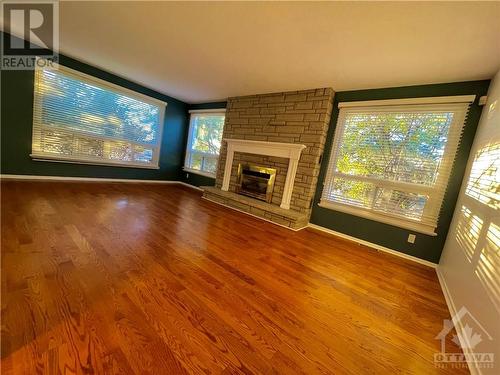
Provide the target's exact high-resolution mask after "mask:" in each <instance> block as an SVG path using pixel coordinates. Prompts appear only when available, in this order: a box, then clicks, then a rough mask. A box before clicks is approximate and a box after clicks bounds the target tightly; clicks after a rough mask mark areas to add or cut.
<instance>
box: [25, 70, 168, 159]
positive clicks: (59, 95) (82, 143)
mask: <svg viewBox="0 0 500 375" xmlns="http://www.w3.org/2000/svg"><path fill="white" fill-rule="evenodd" d="M34 92H35V105H34V117H33V145H32V146H33V150H32V156H33V157H36V158H43V159H55V160H65V161H77V162H88V163H96V164H121V165H128V166H142V167H157V166H158V159H159V146H160V138H161V127H162V121H163V113H164V110H165V104H164V103H162V102H160V101H157V100H156V99H153V98H149V97H145V96H142V95H141V94H136V93H133V92H129V91H128V90H126V89H122V88H120V87H117V86H114V85H112V84H109V83H107V82H105V81H101V80H98V79H96V78H93V77H90V76H87V75H85V74H82V73H77V72H74V71H71V70H69V69H67V68H64V67H60V68H59V70H45V69H37V70H36V73H35V87H34Z"/></svg>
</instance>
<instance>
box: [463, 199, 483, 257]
mask: <svg viewBox="0 0 500 375" xmlns="http://www.w3.org/2000/svg"><path fill="white" fill-rule="evenodd" d="M482 227H483V220H482V219H481V218H480V217H479V216H477V215H474V214H473V213H472V211H471V210H470V209H469V208H467V207H465V206H462V209H461V210H460V217H459V220H458V222H457V241H458V243H459V244H460V247H461V248H462V250H463V251H464V253H465V256H466V257H467V260H468V261H469V262H472V258H473V256H474V252H475V250H476V247H477V242H478V240H479V234H480V233H481V228H482Z"/></svg>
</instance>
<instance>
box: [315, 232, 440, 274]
mask: <svg viewBox="0 0 500 375" xmlns="http://www.w3.org/2000/svg"><path fill="white" fill-rule="evenodd" d="M308 227H309V228H312V229H315V230H319V231H321V232H325V233H328V234H331V235H334V236H337V237H341V238H344V239H346V240H350V241H354V242H357V243H359V244H361V245H365V246H368V247H371V248H373V249H375V250H380V251H383V252H385V253H389V254H392V255H395V256H398V257H400V258H404V259H408V260H411V261H413V262H416V263H420V264H423V265H425V266H428V267H432V268H436V267H437V264H436V263H432V262H429V261H428V260H424V259H420V258H417V257H414V256H412V255H408V254H405V253H402V252H400V251H396V250H392V249H389V248H387V247H384V246H381V245H377V244H375V243H373V242H368V241H365V240H362V239H359V238H356V237H353V236H349V235H347V234H344V233H340V232H337V231H334V230H332V229H328V228H325V227H322V226H319V225H316V224H311V223H309V225H308Z"/></svg>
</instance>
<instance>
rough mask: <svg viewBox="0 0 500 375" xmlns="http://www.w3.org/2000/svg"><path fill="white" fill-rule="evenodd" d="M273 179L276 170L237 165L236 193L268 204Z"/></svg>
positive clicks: (270, 197)
mask: <svg viewBox="0 0 500 375" xmlns="http://www.w3.org/2000/svg"><path fill="white" fill-rule="evenodd" d="M275 178H276V169H273V168H265V167H259V166H258V165H246V164H239V165H238V179H237V183H236V192H237V193H238V194H243V195H247V196H249V197H253V198H256V199H260V200H262V201H265V202H268V203H270V202H271V199H272V196H273V188H274V180H275Z"/></svg>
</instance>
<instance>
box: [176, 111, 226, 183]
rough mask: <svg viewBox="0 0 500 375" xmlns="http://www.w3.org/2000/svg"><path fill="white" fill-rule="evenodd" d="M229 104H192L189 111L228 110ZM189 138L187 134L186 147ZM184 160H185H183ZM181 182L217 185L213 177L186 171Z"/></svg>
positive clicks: (185, 138)
mask: <svg viewBox="0 0 500 375" xmlns="http://www.w3.org/2000/svg"><path fill="white" fill-rule="evenodd" d="M226 106H227V102H210V103H201V104H191V105H190V106H189V108H188V111H189V110H192V109H219V108H226ZM187 137H188V132H186V134H185V136H184V145H187ZM185 152H186V150H185V148H184V155H185ZM182 160H184V159H182ZM180 180H181V181H184V182H186V183H188V184H191V185H194V186H214V185H215V178H211V177H206V176H202V175H199V174H196V173H188V172H185V171H182V175H181V178H180Z"/></svg>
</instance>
